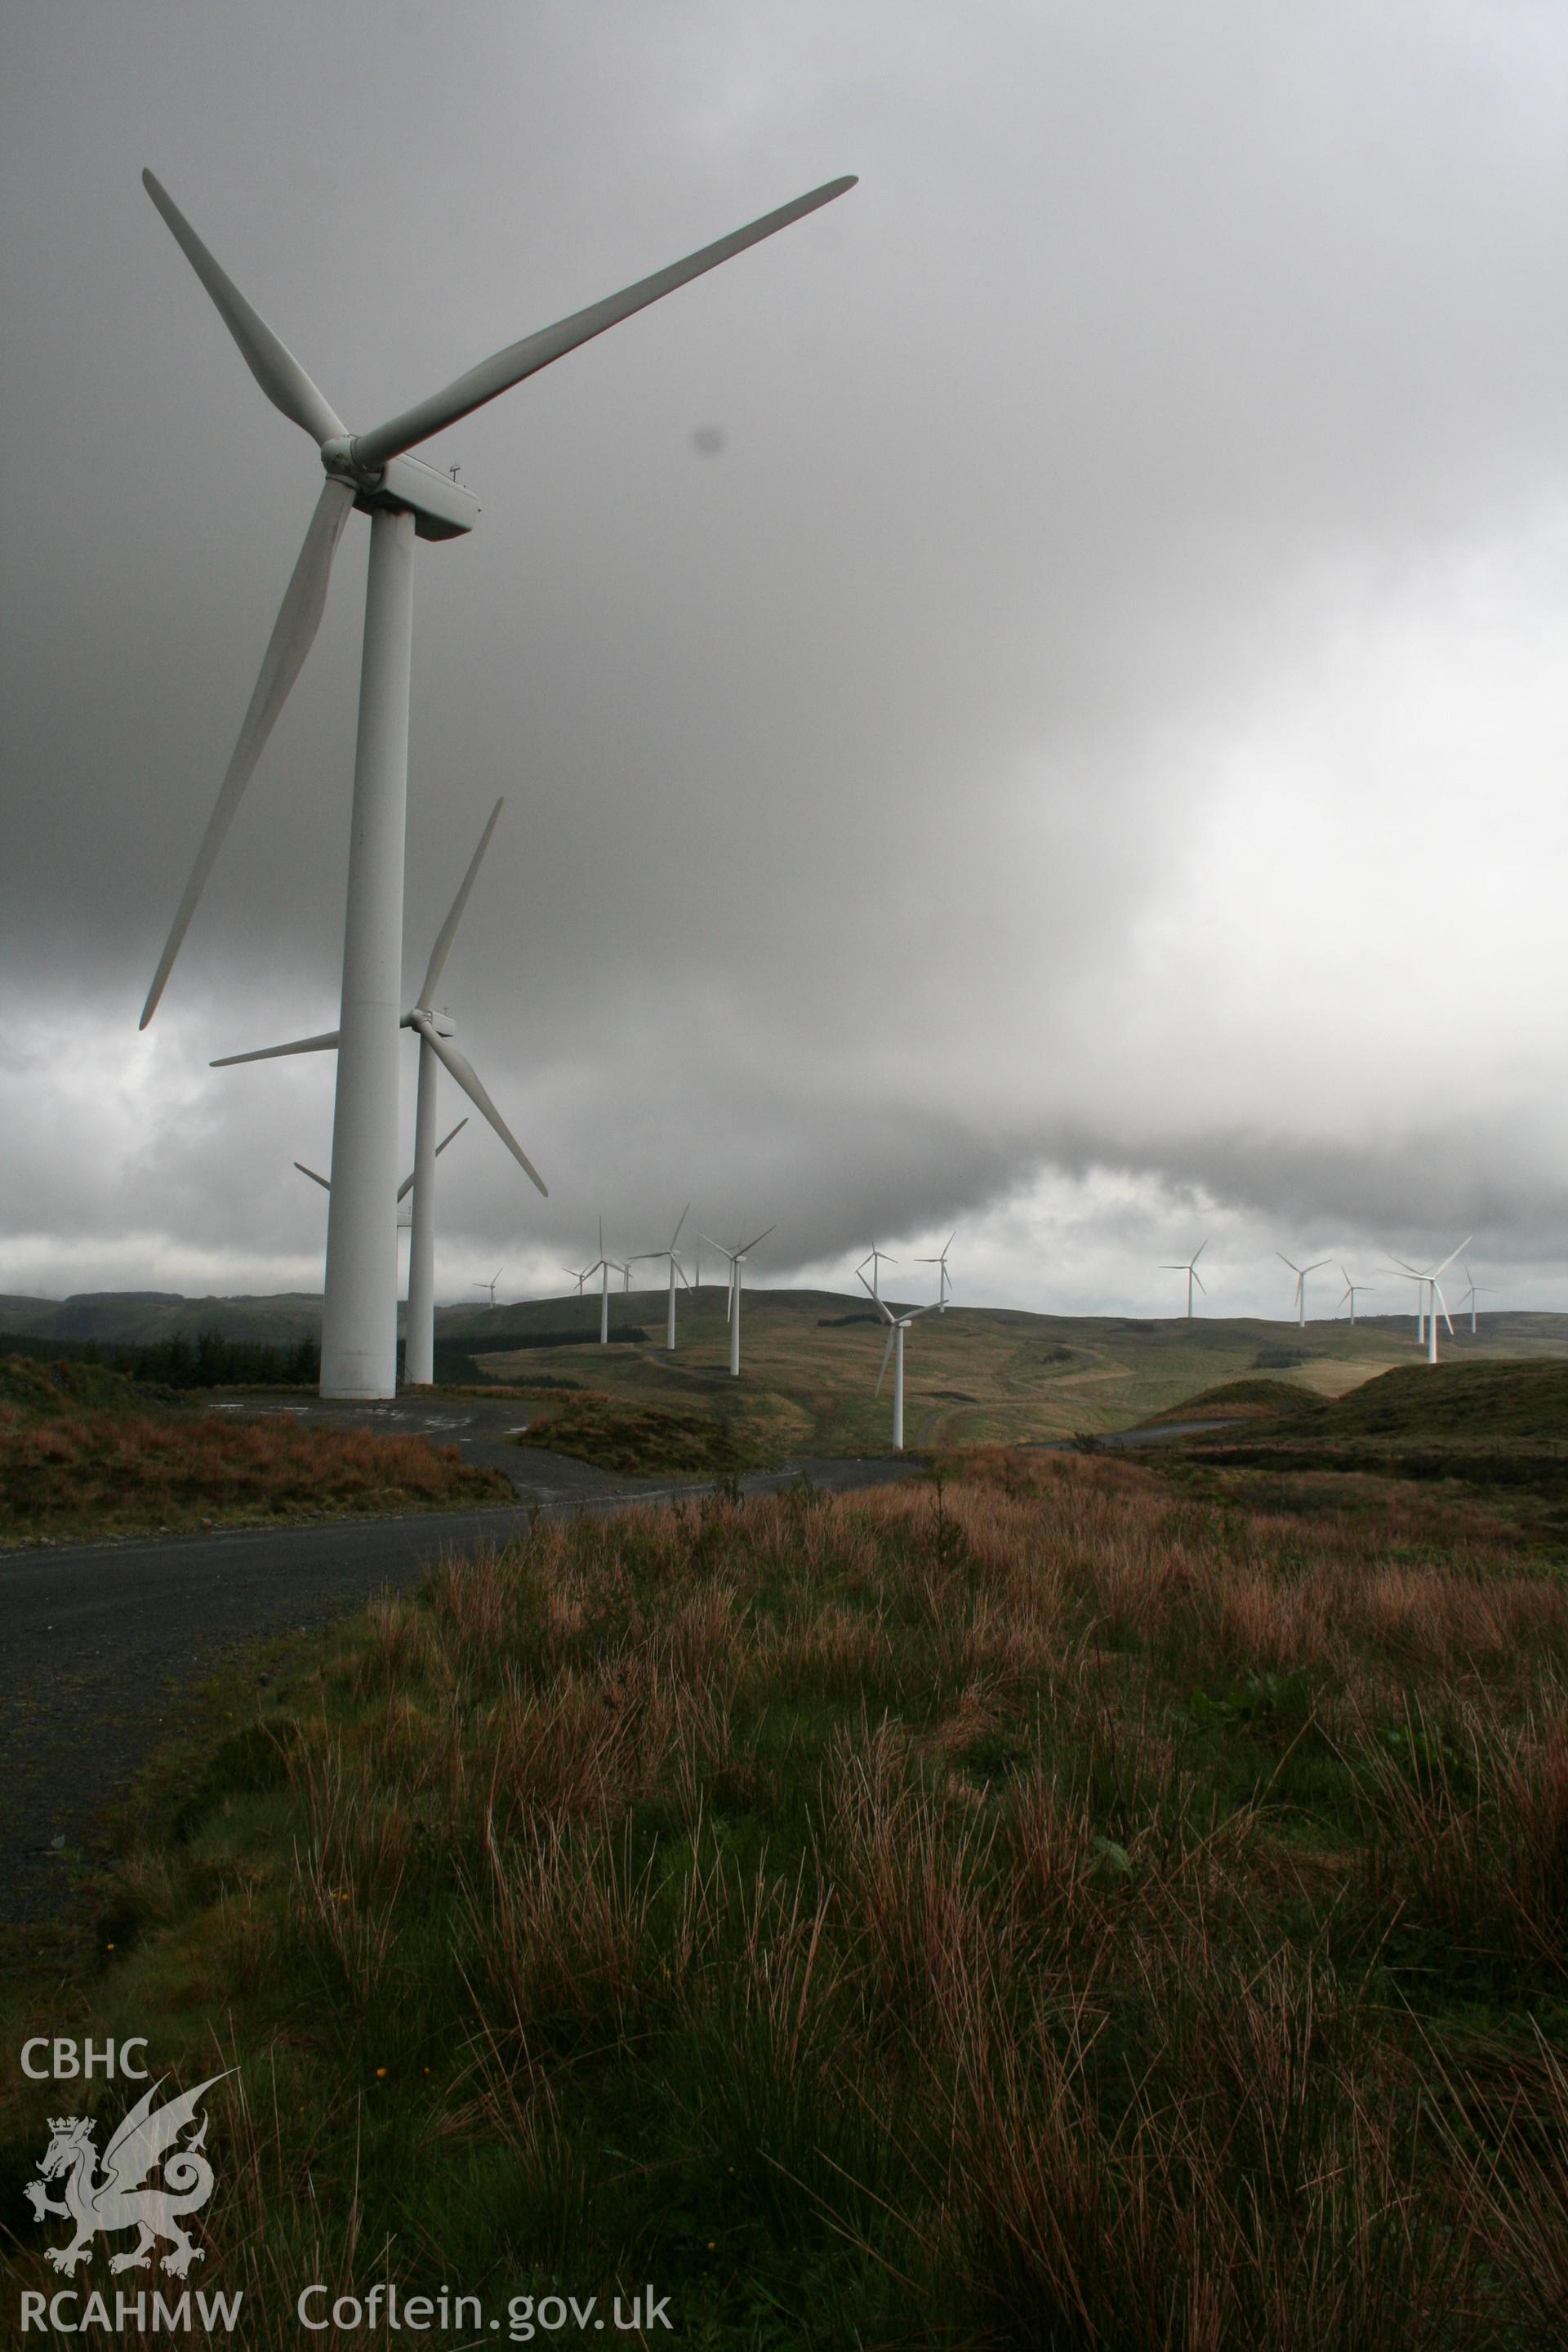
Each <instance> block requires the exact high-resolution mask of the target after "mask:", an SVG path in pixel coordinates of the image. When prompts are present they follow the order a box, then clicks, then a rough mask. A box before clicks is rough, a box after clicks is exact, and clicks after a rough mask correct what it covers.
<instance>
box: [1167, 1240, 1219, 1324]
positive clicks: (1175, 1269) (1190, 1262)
mask: <svg viewBox="0 0 1568 2352" xmlns="http://www.w3.org/2000/svg"><path fill="white" fill-rule="evenodd" d="M1207 1247H1208V1241H1207V1239H1206V1237H1205V1239H1204V1240H1203V1241H1201V1242H1200V1243H1199V1244H1198V1245H1197V1247H1196V1249H1195V1250H1194V1252H1193V1254H1192V1255H1191V1257H1189V1258H1184V1259H1183V1261H1182V1263H1181V1265H1163V1266H1162V1267H1161V1268H1160V1271H1161V1273H1162V1274H1184V1275H1185V1276H1186V1277H1187V1320H1188V1322H1189V1323H1190V1322H1191V1321H1192V1318H1193V1285H1194V1282H1195V1283H1196V1284H1197V1286H1198V1288H1199V1289H1200V1290H1203V1291H1204V1297H1205V1298H1206V1297H1208V1292H1207V1291H1206V1290H1204V1278H1203V1276H1202V1275H1201V1274H1200V1273H1199V1272H1198V1260H1199V1258H1201V1257H1202V1255H1203V1254H1204V1252H1205V1250H1206V1249H1207Z"/></svg>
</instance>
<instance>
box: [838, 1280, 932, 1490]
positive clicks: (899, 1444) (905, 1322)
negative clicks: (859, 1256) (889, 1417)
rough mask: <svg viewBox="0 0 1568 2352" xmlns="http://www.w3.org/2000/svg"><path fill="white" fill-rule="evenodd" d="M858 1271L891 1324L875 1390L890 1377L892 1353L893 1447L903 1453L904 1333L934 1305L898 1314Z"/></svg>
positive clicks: (878, 1391) (880, 1390) (895, 1451)
mask: <svg viewBox="0 0 1568 2352" xmlns="http://www.w3.org/2000/svg"><path fill="white" fill-rule="evenodd" d="M855 1271H856V1273H857V1274H858V1275H859V1276H860V1280H861V1282H862V1284H864V1286H865V1287H866V1289H867V1290H868V1291H870V1295H871V1297H873V1298H875V1299H876V1300H877V1305H878V1306H879V1307H880V1308H881V1310H882V1313H883V1315H884V1316H885V1317H886V1318H887V1320H888V1322H889V1325H890V1326H891V1328H890V1329H889V1333H888V1344H887V1346H886V1347H885V1348H884V1349H883V1350H882V1369H881V1370H880V1371H879V1373H878V1375H877V1386H876V1389H875V1391H873V1393H874V1394H875V1395H877V1396H880V1395H881V1393H882V1382H883V1381H885V1380H886V1379H887V1377H888V1358H889V1356H891V1358H892V1360H893V1451H894V1453H895V1454H901V1453H902V1452H903V1450H904V1333H905V1332H906V1331H907V1330H908V1329H909V1328H910V1324H911V1323H913V1322H916V1321H918V1320H919V1318H920V1317H921V1316H922V1315H929V1314H930V1313H931V1307H910V1311H909V1313H908V1314H907V1315H895V1314H894V1312H893V1310H892V1308H891V1307H889V1305H888V1302H887V1300H886V1299H885V1298H877V1294H876V1292H875V1291H874V1290H872V1289H871V1286H870V1284H869V1283H868V1282H867V1281H866V1277H865V1276H864V1275H863V1274H860V1269H859V1267H858V1266H857V1267H856V1269H855Z"/></svg>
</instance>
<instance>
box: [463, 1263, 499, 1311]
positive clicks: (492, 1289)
mask: <svg viewBox="0 0 1568 2352" xmlns="http://www.w3.org/2000/svg"><path fill="white" fill-rule="evenodd" d="M505 1272H506V1268H505V1266H504V1265H498V1266H497V1268H496V1271H495V1280H494V1281H493V1282H470V1283H469V1285H468V1288H469V1289H470V1290H488V1291H489V1295H490V1312H491V1314H492V1315H493V1314H494V1313H495V1305H496V1290H497V1287H498V1286H499V1285H500V1278H501V1276H502V1275H503V1274H504V1273H505Z"/></svg>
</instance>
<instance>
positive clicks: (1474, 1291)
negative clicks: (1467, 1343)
mask: <svg viewBox="0 0 1568 2352" xmlns="http://www.w3.org/2000/svg"><path fill="white" fill-rule="evenodd" d="M1459 1272H1460V1273H1461V1274H1462V1275H1463V1276H1464V1277H1465V1280H1466V1281H1467V1282H1468V1284H1469V1288H1468V1290H1467V1291H1466V1293H1465V1296H1464V1298H1463V1299H1462V1300H1461V1302H1460V1307H1459V1312H1460V1313H1461V1314H1463V1313H1464V1310H1465V1307H1467V1306H1468V1308H1469V1310H1470V1337H1471V1339H1474V1338H1475V1336H1476V1301H1477V1299H1478V1298H1495V1297H1497V1292H1496V1291H1495V1290H1494V1289H1493V1288H1492V1287H1491V1286H1490V1284H1489V1283H1485V1282H1478V1281H1477V1280H1476V1278H1475V1276H1474V1275H1472V1274H1471V1272H1470V1269H1469V1267H1468V1265H1465V1263H1464V1261H1463V1260H1462V1259H1461V1260H1460V1264H1459Z"/></svg>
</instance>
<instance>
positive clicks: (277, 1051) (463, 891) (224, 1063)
mask: <svg viewBox="0 0 1568 2352" xmlns="http://www.w3.org/2000/svg"><path fill="white" fill-rule="evenodd" d="M504 806H505V801H504V799H502V800H499V801H497V803H496V804H495V806H494V808H493V809H491V811H490V814H489V823H488V824H486V826H485V829H484V831H483V833H482V834H480V835H479V847H478V848H477V849H476V850H475V852H474V854H473V856H472V857H471V858H470V859H469V860H468V872H467V873H466V874H465V875H464V877H463V878H462V881H461V882H460V884H459V885H458V895H457V897H456V898H454V899H453V901H452V904H451V906H450V908H448V909H447V919H446V921H445V922H444V923H443V924H442V926H441V928H440V929H439V930H438V931H437V934H436V944H435V946H434V947H433V948H432V949H431V950H430V961H429V963H428V965H427V966H426V971H425V977H424V979H423V980H422V981H421V982H420V983H419V993H418V995H417V996H416V999H415V1001H414V1003H413V1004H412V1005H411V1006H410V1008H409V1010H408V1011H407V1012H406V1013H405V1014H404V1015H403V1022H402V1025H403V1027H404V1028H405V1029H412V1030H413V1031H414V1033H415V1034H416V1036H417V1037H418V1040H419V1086H418V1091H417V1094H416V1097H415V1109H414V1173H413V1175H412V1176H411V1177H410V1178H409V1179H408V1182H407V1183H406V1184H405V1186H404V1187H403V1192H399V1194H398V1196H397V1197H398V1199H399V1200H400V1201H401V1200H402V1198H403V1193H404V1192H407V1191H408V1190H409V1187H410V1186H412V1187H413V1192H414V1215H413V1220H412V1223H413V1239H412V1240H411V1242H410V1244H409V1248H408V1314H407V1318H406V1320H405V1334H404V1349H403V1377H404V1379H405V1381H409V1382H410V1383H411V1384H413V1385H415V1386H424V1387H427V1386H428V1385H429V1383H430V1382H431V1381H433V1380H434V1379H435V1377H436V1161H437V1157H438V1156H439V1155H438V1153H437V1148H436V1088H437V1084H438V1082H439V1078H440V1073H441V1066H442V1065H443V1064H444V1065H445V1066H446V1067H447V1069H448V1070H450V1072H451V1074H452V1076H454V1077H455V1078H456V1079H457V1081H458V1085H459V1086H460V1087H462V1089H463V1092H464V1093H465V1094H466V1095H467V1096H468V1099H469V1100H470V1102H472V1103H474V1104H475V1105H477V1107H478V1108H479V1110H481V1111H482V1112H483V1114H484V1116H485V1118H488V1119H489V1123H490V1125H491V1126H492V1127H493V1128H494V1129H495V1131H496V1133H497V1134H498V1135H499V1136H500V1139H501V1141H502V1142H503V1143H504V1144H505V1145H506V1148H507V1150H509V1151H510V1153H511V1156H512V1158H513V1159H514V1160H516V1161H517V1163H518V1165H519V1167H520V1168H521V1170H522V1171H523V1173H524V1175H526V1176H527V1177H529V1178H530V1179H531V1181H532V1182H533V1183H535V1184H537V1185H538V1187H539V1190H540V1191H541V1192H545V1193H546V1197H547V1198H548V1192H547V1188H546V1186H545V1183H544V1180H543V1178H542V1176H541V1175H540V1173H539V1171H538V1170H537V1169H536V1168H535V1166H534V1164H533V1162H532V1160H530V1158H529V1156H528V1154H527V1152H526V1151H524V1150H523V1148H522V1146H521V1143H519V1141H518V1139H517V1138H516V1136H515V1135H513V1133H512V1131H511V1129H510V1127H508V1125H507V1123H506V1121H505V1119H504V1118H502V1117H501V1115H500V1111H499V1110H497V1108H496V1107H495V1105H494V1103H493V1102H492V1101H491V1100H490V1098H489V1095H488V1094H487V1092H486V1091H485V1087H484V1084H483V1081H482V1080H481V1079H480V1077H479V1072H478V1071H477V1070H476V1069H475V1067H474V1066H473V1064H472V1063H471V1062H470V1061H469V1059H468V1055H466V1054H465V1053H463V1052H462V1051H461V1049H460V1048H459V1047H458V1045H457V1044H456V1043H455V1040H456V1037H457V1034H458V1031H457V1024H456V1022H455V1021H454V1020H453V1019H452V1017H451V1015H450V1013H447V1012H446V1011H445V1010H443V1011H442V1012H440V1013H437V1012H436V1011H435V1010H434V1009H433V1002H432V1001H433V999H434V997H435V994H436V989H437V983H438V982H439V981H440V978H441V974H442V972H443V971H445V970H446V968H447V957H448V956H449V955H450V954H451V952H452V942H453V940H455V939H456V938H457V936H458V924H459V923H460V922H461V921H462V919H463V909H464V908H465V907H467V905H468V893H469V891H470V890H471V889H472V888H473V887H474V877H476V875H477V874H478V873H479V865H480V862H481V860H482V859H483V857H484V854H485V852H486V850H487V849H488V848H489V845H490V835H491V834H492V833H493V832H494V831H495V829H496V821H497V819H498V818H499V817H500V813H501V810H502V808H503V807H504ZM341 1041H342V1032H341V1031H340V1030H337V1029H324V1030H322V1031H321V1034H319V1035H318V1036H315V1037H296V1038H294V1039H293V1040H292V1041H291V1042H290V1043H289V1045H264V1046H262V1047H261V1048H260V1049H259V1050H258V1052H256V1053H251V1054H225V1055H222V1056H221V1057H220V1059H218V1060H217V1061H216V1062H214V1063H213V1065H212V1066H213V1068H214V1069H215V1070H227V1069H232V1068H234V1067H235V1066H236V1065H237V1063H240V1062H272V1061H276V1060H277V1059H278V1058H279V1055H284V1054H326V1053H331V1052H332V1051H334V1050H338V1051H340V1052H341ZM340 1076H341V1065H340ZM448 1140H450V1139H448ZM327 1238H328V1247H329V1250H330V1249H331V1223H330V1222H329V1224H328V1234H327Z"/></svg>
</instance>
